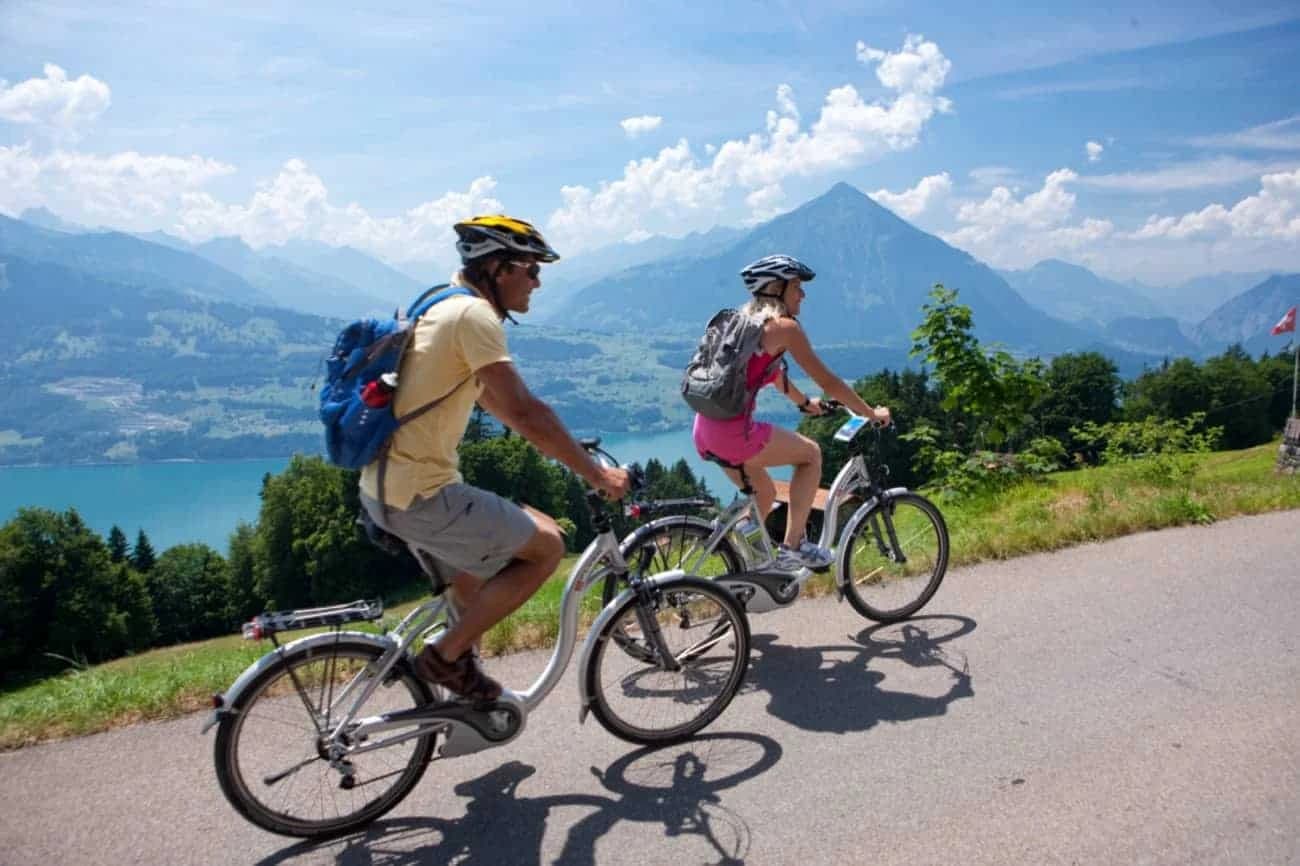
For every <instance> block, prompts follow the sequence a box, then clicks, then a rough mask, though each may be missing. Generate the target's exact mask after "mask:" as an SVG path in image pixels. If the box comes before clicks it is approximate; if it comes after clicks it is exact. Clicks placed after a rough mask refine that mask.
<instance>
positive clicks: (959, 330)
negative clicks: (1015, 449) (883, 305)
mask: <svg viewBox="0 0 1300 866" xmlns="http://www.w3.org/2000/svg"><path fill="white" fill-rule="evenodd" d="M930 298H931V301H930V302H929V303H927V304H926V305H925V306H924V307H923V308H922V309H923V311H924V313H925V318H924V319H923V320H922V322H921V325H920V327H919V328H917V329H916V330H915V331H913V332H912V340H913V345H912V355H913V356H921V357H923V358H925V360H926V362H927V363H929V364H930V365H931V367H932V368H933V369H934V377H935V380H936V381H937V382H938V384H939V387H940V389H941V392H942V395H943V396H942V399H941V403H940V405H941V406H942V407H943V408H944V409H945V410H947V411H952V410H954V409H957V408H958V407H961V409H962V410H963V411H964V412H965V413H966V414H967V415H969V417H970V418H971V419H972V420H973V421H974V424H975V439H976V442H977V444H981V443H988V444H989V445H991V446H994V447H997V446H1000V445H1003V444H1004V443H1006V442H1007V441H1008V440H1009V439H1012V438H1014V437H1015V436H1016V435H1017V434H1019V433H1020V432H1021V431H1022V430H1023V429H1024V428H1025V427H1026V425H1027V424H1029V423H1030V421H1031V420H1032V419H1031V416H1030V408H1031V407H1032V406H1033V405H1034V403H1035V402H1036V401H1037V399H1038V397H1039V396H1040V395H1041V394H1042V392H1043V389H1044V387H1045V384H1044V381H1043V376H1042V364H1041V363H1040V362H1039V361H1038V360H1037V359H1031V360H1027V361H1018V360H1016V359H1015V358H1013V357H1012V356H1011V355H1010V354H1009V353H1007V352H1005V351H1002V350H992V349H986V348H984V347H983V346H981V345H980V343H979V341H978V340H976V339H975V336H974V334H973V330H974V320H973V318H972V316H971V311H970V307H967V306H965V305H963V304H959V303H957V292H956V290H953V289H946V288H944V287H943V285H942V284H937V285H935V287H934V289H933V290H932V291H931V292H930Z"/></svg>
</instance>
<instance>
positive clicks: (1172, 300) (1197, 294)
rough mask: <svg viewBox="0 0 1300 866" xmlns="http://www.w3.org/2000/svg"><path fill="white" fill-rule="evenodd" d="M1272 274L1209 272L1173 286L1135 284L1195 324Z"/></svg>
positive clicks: (1175, 314)
mask: <svg viewBox="0 0 1300 866" xmlns="http://www.w3.org/2000/svg"><path fill="white" fill-rule="evenodd" d="M1271 276H1273V272H1272V271H1252V272H1250V273H1220V274H1208V275H1206V276H1202V277H1195V278H1193V279H1190V280H1186V281H1185V282H1181V283H1177V284H1175V285H1171V286H1149V285H1140V284H1133V288H1136V289H1137V290H1138V291H1139V292H1141V293H1143V294H1144V295H1146V296H1147V297H1149V298H1151V299H1152V300H1153V301H1154V302H1155V303H1156V304H1158V305H1160V307H1161V308H1163V309H1164V310H1165V312H1166V314H1167V315H1170V316H1173V317H1174V318H1176V319H1178V320H1179V321H1180V322H1184V323H1186V324H1188V325H1195V324H1197V323H1198V322H1200V321H1201V320H1202V319H1204V318H1205V317H1206V316H1208V315H1209V314H1210V313H1212V312H1214V310H1215V309H1217V308H1218V307H1220V306H1222V305H1223V304H1225V303H1227V302H1228V301H1229V300H1231V299H1232V298H1235V297H1236V296H1237V295H1239V294H1241V293H1242V292H1244V291H1246V290H1247V289H1249V288H1251V287H1253V286H1257V285H1259V284H1260V283H1262V282H1264V280H1267V279H1268V278H1269V277H1271Z"/></svg>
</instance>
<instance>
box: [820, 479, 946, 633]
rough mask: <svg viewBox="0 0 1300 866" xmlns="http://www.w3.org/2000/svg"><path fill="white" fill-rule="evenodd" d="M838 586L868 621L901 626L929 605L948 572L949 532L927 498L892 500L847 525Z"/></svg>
mask: <svg viewBox="0 0 1300 866" xmlns="http://www.w3.org/2000/svg"><path fill="white" fill-rule="evenodd" d="M840 545H841V547H842V548H843V551H842V552H843V558H842V559H841V560H840V574H839V578H840V585H841V586H842V587H843V588H844V594H845V595H846V596H847V597H848V599H849V603H850V604H852V605H853V608H854V609H855V610H856V611H857V612H858V613H860V614H862V615H863V616H865V617H866V618H867V619H871V620H875V621H877V622H897V621H898V620H901V619H907V618H908V617H909V616H911V615H912V614H914V613H916V612H917V611H918V610H920V609H921V608H922V607H924V606H925V603H926V602H928V601H929V600H930V598H931V597H932V596H933V595H934V593H935V591H936V590H938V589H939V584H940V583H942V582H943V576H944V573H945V572H946V571H947V570H948V527H947V525H946V524H945V523H944V521H943V515H942V514H940V513H939V509H938V508H936V507H935V506H934V505H933V504H932V503H931V502H930V501H929V500H928V499H926V498H925V497H923V496H921V495H919V494H917V493H912V492H910V491H909V492H906V493H900V494H897V495H895V496H890V497H889V498H887V499H885V500H884V501H882V502H878V503H876V504H875V505H874V506H872V507H871V508H869V509H867V510H866V511H863V510H859V511H858V512H856V513H855V514H854V515H853V517H851V518H850V519H849V522H848V524H847V526H846V527H845V534H844V537H843V538H842V540H841V542H840Z"/></svg>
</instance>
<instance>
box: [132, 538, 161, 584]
mask: <svg viewBox="0 0 1300 866" xmlns="http://www.w3.org/2000/svg"><path fill="white" fill-rule="evenodd" d="M157 559H158V557H156V556H155V555H154V552H153V545H152V544H150V543H149V536H147V535H145V534H144V530H143V529H141V530H140V533H139V534H138V535H136V537H135V548H134V549H132V551H131V567H132V568H134V569H135V570H136V571H138V572H140V573H141V574H144V573H146V572H148V571H149V570H150V569H152V568H153V564H154V562H156V561H157Z"/></svg>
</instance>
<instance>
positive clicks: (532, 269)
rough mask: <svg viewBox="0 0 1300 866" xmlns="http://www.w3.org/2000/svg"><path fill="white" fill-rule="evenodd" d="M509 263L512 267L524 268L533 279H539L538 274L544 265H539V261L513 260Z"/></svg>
mask: <svg viewBox="0 0 1300 866" xmlns="http://www.w3.org/2000/svg"><path fill="white" fill-rule="evenodd" d="M507 264H508V265H510V266H511V267H512V268H523V269H524V273H526V274H528V278H529V279H532V280H535V279H537V275H538V274H540V273H541V272H542V266H541V265H539V264H538V263H537V262H514V261H512V262H507Z"/></svg>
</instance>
